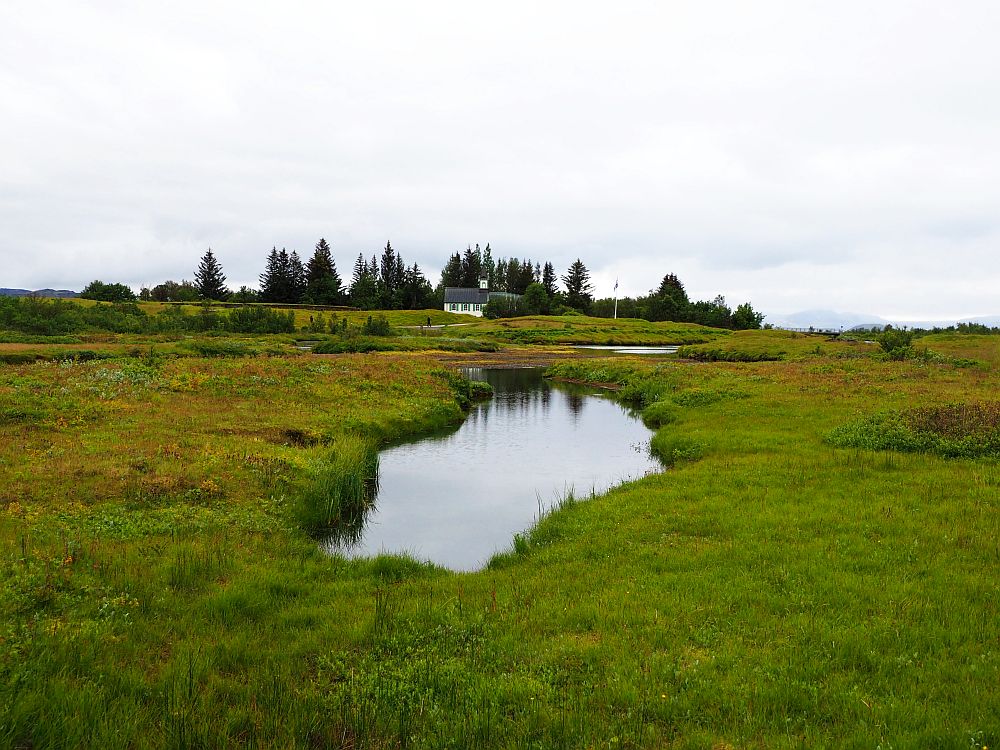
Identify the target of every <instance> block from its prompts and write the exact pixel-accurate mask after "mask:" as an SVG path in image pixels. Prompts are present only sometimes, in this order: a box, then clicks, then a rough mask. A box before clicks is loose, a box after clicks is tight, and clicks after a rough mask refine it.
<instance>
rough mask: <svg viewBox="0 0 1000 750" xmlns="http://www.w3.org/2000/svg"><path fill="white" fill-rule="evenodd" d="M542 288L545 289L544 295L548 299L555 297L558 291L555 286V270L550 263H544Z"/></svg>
mask: <svg viewBox="0 0 1000 750" xmlns="http://www.w3.org/2000/svg"><path fill="white" fill-rule="evenodd" d="M542 286H543V287H545V293H546V294H547V295H549V299H552V298H553V297H555V296H556V293H557V292H558V291H559V289H558V287H557V286H556V270H555V268H553V267H552V264H551V263H546V264H545V267H544V268H543V269H542Z"/></svg>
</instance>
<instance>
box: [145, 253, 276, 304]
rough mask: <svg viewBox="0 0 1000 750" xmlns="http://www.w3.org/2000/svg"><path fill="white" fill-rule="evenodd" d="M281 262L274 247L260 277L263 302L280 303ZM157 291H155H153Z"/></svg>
mask: <svg viewBox="0 0 1000 750" xmlns="http://www.w3.org/2000/svg"><path fill="white" fill-rule="evenodd" d="M280 276H281V261H280V259H279V258H278V248H276V247H272V248H271V252H270V253H268V254H267V264H266V265H265V267H264V273H262V274H261V275H260V299H261V301H262V302H278V301H279V300H278V294H279V286H280V283H281V279H280ZM153 291H154V292H155V291H156V290H155V289H154V290H153Z"/></svg>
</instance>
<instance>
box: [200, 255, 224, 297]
mask: <svg viewBox="0 0 1000 750" xmlns="http://www.w3.org/2000/svg"><path fill="white" fill-rule="evenodd" d="M194 283H195V286H197V287H198V295H199V296H200V297H201V298H202V299H214V300H222V299H225V298H226V297H228V296H229V290H228V289H226V275H225V274H224V273H222V266H221V265H220V264H219V261H217V260H216V259H215V255H214V254H213V253H212V248H208V250H206V251H205V254H204V255H203V256H201V263H199V264H198V270H197V271H195V272H194Z"/></svg>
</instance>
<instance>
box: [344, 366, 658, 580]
mask: <svg viewBox="0 0 1000 750" xmlns="http://www.w3.org/2000/svg"><path fill="white" fill-rule="evenodd" d="M466 374H467V375H468V376H469V377H470V378H472V379H473V380H485V381H486V382H488V383H489V384H490V385H492V386H493V389H494V397H493V399H492V400H490V401H488V402H485V403H482V404H478V405H476V406H474V407H473V409H472V411H471V412H470V414H469V416H468V418H467V419H466V420H465V421H464V422H463V423H462V425H461V427H459V428H458V429H457V430H454V431H451V432H449V433H447V434H439V435H433V436H430V437H427V438H424V439H422V440H419V441H416V442H412V443H407V444H404V445H399V446H396V447H393V448H388V449H386V450H384V451H382V453H381V454H380V457H379V460H380V470H379V482H378V496H377V498H376V500H375V509H374V510H373V511H372V512H371V513H370V514H369V515H368V517H367V518H366V520H365V524H364V527H363V529H362V531H361V535H360V539H351V540H350V541H340V542H335V541H331V542H328V547H329V548H330V550H331V551H337V552H340V553H342V554H345V555H348V556H352V557H353V556H369V555H376V554H379V553H381V552H408V553H410V554H411V555H413V556H414V557H415V558H417V559H420V560H431V561H432V562H434V563H437V564H439V565H443V566H445V567H448V568H451V569H453V570H475V569H477V568H480V567H482V565H483V564H485V563H486V562H487V561H488V560H489V558H490V556H491V555H492V554H493V553H494V552H497V551H500V550H503V549H505V548H507V547H509V546H510V544H511V541H512V539H513V537H514V534H516V533H518V532H522V531H524V530H525V529H527V528H528V527H530V526H531V525H532V523H533V522H534V521H535V519H536V518H537V516H538V513H539V509H540V508H542V509H547V508H548V507H550V506H551V505H553V504H554V503H555V502H557V501H558V500H559V498H561V497H563V496H564V495H565V494H566V493H567V492H568V491H570V490H572V491H574V492H575V493H576V495H577V497H580V496H585V495H587V494H589V493H590V492H591V490H595V491H597V492H603V491H604V490H607V489H608V488H609V487H612V486H614V485H616V484H619V483H621V482H623V481H627V480H630V479H637V478H639V477H642V476H644V475H646V474H647V473H649V472H654V471H659V469H660V464H659V463H658V462H657V461H656V459H654V458H653V457H651V456H650V454H649V438H650V432H649V430H648V429H646V427H645V426H644V425H643V424H642V422H641V421H640V420H639V419H638V418H637V417H636V416H634V415H633V414H632V413H630V412H629V411H628V410H626V409H624V408H623V407H621V406H619V405H618V404H616V403H615V402H614V401H612V400H611V399H609V398H607V397H606V396H603V395H601V394H600V393H599V392H598V391H596V390H594V389H588V388H583V387H580V386H571V385H563V384H559V383H551V382H549V381H546V380H545V379H544V378H542V375H541V370H540V369H468V370H466Z"/></svg>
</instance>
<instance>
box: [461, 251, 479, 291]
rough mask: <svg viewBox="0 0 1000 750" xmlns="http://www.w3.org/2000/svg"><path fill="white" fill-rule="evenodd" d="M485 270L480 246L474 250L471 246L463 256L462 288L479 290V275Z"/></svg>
mask: <svg viewBox="0 0 1000 750" xmlns="http://www.w3.org/2000/svg"><path fill="white" fill-rule="evenodd" d="M482 270H483V259H482V253H480V251H479V246H478V245H477V246H476V249H475V250H473V249H472V246H471V245H469V247H467V248H466V249H465V252H464V253H463V254H462V286H463V287H465V288H467V289H478V288H479V275H480V272H481V271H482Z"/></svg>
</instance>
